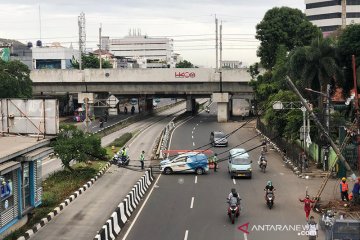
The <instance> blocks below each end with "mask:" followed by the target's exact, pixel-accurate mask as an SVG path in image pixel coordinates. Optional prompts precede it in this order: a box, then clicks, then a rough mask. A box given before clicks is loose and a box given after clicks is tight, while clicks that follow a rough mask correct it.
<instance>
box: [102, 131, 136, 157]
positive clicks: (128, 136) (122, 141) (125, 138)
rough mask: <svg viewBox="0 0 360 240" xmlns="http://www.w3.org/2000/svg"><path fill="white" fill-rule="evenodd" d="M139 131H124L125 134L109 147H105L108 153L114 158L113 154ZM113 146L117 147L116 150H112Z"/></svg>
mask: <svg viewBox="0 0 360 240" xmlns="http://www.w3.org/2000/svg"><path fill="white" fill-rule="evenodd" d="M136 134H137V133H136V132H135V133H129V132H127V133H124V134H123V135H121V136H120V137H119V138H116V139H115V140H114V141H113V142H112V143H111V144H110V145H109V146H108V147H105V149H106V154H107V155H108V156H109V157H110V158H112V156H113V155H114V152H118V151H119V150H120V149H121V148H122V147H123V146H125V144H126V143H127V142H128V141H129V140H130V139H131V138H132V137H133V136H135V135H136ZM112 146H114V147H115V150H114V151H113V150H112Z"/></svg>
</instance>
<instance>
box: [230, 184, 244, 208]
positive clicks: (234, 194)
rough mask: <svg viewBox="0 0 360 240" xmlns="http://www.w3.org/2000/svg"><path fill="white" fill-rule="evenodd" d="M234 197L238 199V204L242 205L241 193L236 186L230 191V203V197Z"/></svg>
mask: <svg viewBox="0 0 360 240" xmlns="http://www.w3.org/2000/svg"><path fill="white" fill-rule="evenodd" d="M233 197H235V198H236V199H237V205H240V200H241V198H240V196H239V194H238V193H237V192H236V189H235V188H232V189H231V192H230V193H229V196H228V201H229V203H230V199H231V198H233Z"/></svg>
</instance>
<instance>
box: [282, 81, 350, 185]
mask: <svg viewBox="0 0 360 240" xmlns="http://www.w3.org/2000/svg"><path fill="white" fill-rule="evenodd" d="M286 79H287V82H288V83H289V85H290V87H291V88H292V90H293V91H294V92H295V93H296V95H297V96H298V97H299V98H300V101H301V102H302V104H303V106H304V107H305V108H306V110H307V111H308V112H309V114H310V115H311V117H312V119H313V120H314V122H315V124H316V125H317V126H318V127H319V128H320V130H321V131H322V132H323V133H325V134H324V135H325V137H326V138H327V140H328V141H329V143H330V145H331V147H332V148H333V149H334V151H335V153H336V155H337V156H338V159H339V160H340V161H341V162H342V163H343V164H344V166H345V168H346V170H347V171H349V172H351V177H352V178H353V179H356V175H355V173H354V171H353V170H352V169H351V167H350V165H349V164H348V163H347V161H346V159H345V158H344V156H343V155H342V154H341V151H340V149H339V148H338V146H336V144H335V143H334V141H333V140H332V139H331V138H330V136H329V135H328V134H327V131H326V130H325V128H324V127H323V125H322V124H321V123H320V121H319V119H318V118H317V117H316V115H315V114H314V112H313V111H312V110H311V109H310V107H309V105H308V104H307V103H306V100H305V99H304V98H303V97H302V95H301V93H300V92H299V90H298V89H297V88H296V86H295V85H294V83H293V82H292V81H291V79H290V78H289V77H288V76H287V77H286Z"/></svg>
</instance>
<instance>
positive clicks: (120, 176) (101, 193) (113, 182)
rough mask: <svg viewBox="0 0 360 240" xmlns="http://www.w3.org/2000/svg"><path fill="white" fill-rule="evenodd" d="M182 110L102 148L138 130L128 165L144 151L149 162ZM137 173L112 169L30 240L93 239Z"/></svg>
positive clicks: (106, 141) (110, 137)
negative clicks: (159, 139) (157, 141)
mask: <svg viewBox="0 0 360 240" xmlns="http://www.w3.org/2000/svg"><path fill="white" fill-rule="evenodd" d="M184 108H185V103H183V104H180V105H178V106H175V107H174V108H171V109H168V110H165V111H163V112H161V113H158V114H157V116H155V117H152V118H150V119H146V120H145V121H143V122H142V121H140V122H137V123H135V124H133V125H131V126H128V127H127V128H124V129H121V130H119V131H117V132H115V133H113V134H111V135H108V136H106V137H104V138H102V145H103V146H105V145H107V144H109V143H110V142H111V141H112V140H114V139H115V138H117V137H119V136H121V135H122V134H124V133H126V132H129V131H130V132H133V131H138V130H141V131H142V132H141V133H140V134H139V135H137V137H135V138H134V139H133V140H132V141H130V143H129V144H128V146H129V156H130V159H132V160H131V161H130V165H135V166H139V165H140V164H139V161H136V159H139V156H140V153H141V151H142V150H145V153H146V154H145V156H146V158H145V160H146V159H149V158H150V156H151V151H152V149H153V148H154V144H155V141H154V139H155V138H156V137H157V136H159V134H160V132H161V130H162V129H163V128H164V127H165V126H166V124H167V123H168V122H169V121H170V120H171V119H172V117H173V116H169V115H170V114H172V113H174V112H178V111H179V110H181V109H184ZM177 114H179V113H177ZM148 163H149V162H146V164H145V165H148ZM136 169H137V170H138V171H132V170H128V169H125V168H118V167H116V166H111V167H110V169H109V170H108V171H107V172H106V173H105V174H104V175H103V176H102V177H101V178H99V180H97V181H96V183H95V184H94V185H93V186H92V187H91V188H89V189H88V190H87V191H85V192H84V193H83V194H81V195H80V196H79V197H78V198H77V199H76V200H75V201H73V202H71V203H70V204H69V206H67V207H66V208H65V209H64V210H63V211H61V212H60V214H59V215H58V216H56V217H55V218H54V219H53V220H51V221H50V222H49V223H48V224H47V225H46V226H44V227H43V228H41V229H40V230H39V231H38V232H37V233H36V234H35V235H34V236H33V237H31V238H30V239H36V240H44V239H47V240H48V239H49V240H52V239H54V240H55V239H56V240H73V239H79V240H89V239H93V238H94V237H95V235H96V233H97V231H98V230H100V229H101V227H102V225H103V224H104V223H105V222H106V220H107V219H108V218H109V217H110V215H111V213H112V212H113V211H114V209H115V208H116V207H117V206H118V204H119V203H120V202H121V201H122V199H123V198H124V197H125V196H126V195H127V194H128V192H129V191H130V189H131V188H132V187H133V185H134V184H135V183H136V181H138V179H139V178H140V177H141V176H142V175H143V174H144V173H143V172H142V171H139V170H140V168H139V167H138V168H136Z"/></svg>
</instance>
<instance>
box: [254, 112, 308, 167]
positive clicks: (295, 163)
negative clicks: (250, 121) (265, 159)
mask: <svg viewBox="0 0 360 240" xmlns="http://www.w3.org/2000/svg"><path fill="white" fill-rule="evenodd" d="M256 127H257V129H258V130H259V131H260V132H261V133H262V134H263V135H264V138H265V139H266V140H267V142H269V143H270V144H271V145H272V147H273V148H274V149H275V150H277V151H278V152H280V153H281V154H282V156H283V161H284V163H285V164H286V165H287V166H288V167H290V168H292V170H293V171H295V172H296V173H302V172H303V171H304V170H307V167H308V162H309V161H307V162H306V163H307V164H305V163H304V159H303V158H302V152H303V149H302V148H301V147H299V146H298V145H295V144H292V143H289V142H287V141H286V140H284V139H283V138H281V137H279V136H278V134H277V133H276V132H274V131H273V130H272V129H270V128H269V127H268V126H266V125H265V124H264V123H262V122H261V120H260V119H259V118H258V120H257V124H256Z"/></svg>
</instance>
